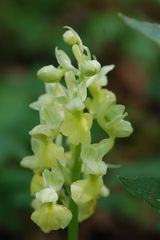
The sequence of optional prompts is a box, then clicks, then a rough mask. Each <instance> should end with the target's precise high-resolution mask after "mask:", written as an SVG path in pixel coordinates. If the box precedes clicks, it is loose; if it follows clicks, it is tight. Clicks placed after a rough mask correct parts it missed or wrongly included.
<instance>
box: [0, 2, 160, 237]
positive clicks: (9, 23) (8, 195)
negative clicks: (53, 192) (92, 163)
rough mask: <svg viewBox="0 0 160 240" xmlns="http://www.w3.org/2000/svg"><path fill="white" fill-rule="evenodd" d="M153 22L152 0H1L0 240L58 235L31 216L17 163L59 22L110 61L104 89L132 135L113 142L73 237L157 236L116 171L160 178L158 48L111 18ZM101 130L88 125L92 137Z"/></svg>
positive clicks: (158, 18) (159, 221)
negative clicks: (103, 188) (88, 213)
mask: <svg viewBox="0 0 160 240" xmlns="http://www.w3.org/2000/svg"><path fill="white" fill-rule="evenodd" d="M118 12H122V13H124V14H126V15H128V16H130V17H134V18H137V19H139V20H147V21H151V22H160V1H159V0H152V1H150V0H129V1H125V0H115V1H111V0H99V1H96V0H80V1H73V0H68V1H65V0H39V1H34V0H28V1H26V0H2V1H1V2H0V39H1V44H0V47H1V59H0V239H3V240H6V239H12V240H14V239H16V240H19V239H24V240H25V239H30V240H32V239H34V240H36V239H39V240H45V239H57V240H61V239H62V240H63V239H65V238H64V235H65V234H64V232H61V231H60V232H57V233H51V234H49V235H45V234H43V233H41V232H40V230H39V229H38V228H37V227H36V226H35V225H34V224H33V223H32V222H31V221H30V213H31V211H32V210H31V208H30V201H31V198H30V193H29V184H30V180H31V173H30V171H28V170H25V169H22V168H21V167H20V165H19V163H20V161H21V159H22V157H24V156H25V155H27V154H29V153H30V152H31V149H30V136H29V134H28V132H29V130H30V129H32V128H33V127H34V126H35V125H36V124H37V123H38V121H39V120H38V114H37V113H36V112H34V111H33V110H31V109H29V107H28V105H29V103H31V102H33V101H34V100H36V99H37V97H38V96H39V95H40V94H41V93H43V91H44V88H43V84H42V83H41V82H40V81H38V79H37V77H36V72H37V70H38V69H39V68H40V67H42V66H44V65H49V64H55V65H56V61H55V58H54V49H55V47H56V46H59V47H60V48H63V49H64V50H66V51H68V49H67V46H65V44H64V43H63V41H62V33H63V28H62V27H63V26H64V25H69V26H71V27H73V28H74V29H75V30H76V31H77V32H78V33H79V34H80V36H81V38H82V40H83V42H84V44H85V45H87V46H89V48H90V49H91V51H92V53H94V54H95V55H96V56H97V59H98V60H99V61H100V62H101V63H102V65H103V64H115V65H116V68H115V69H114V71H112V72H111V73H110V74H109V79H110V80H109V84H108V88H109V89H110V90H112V91H114V92H115V93H116V95H117V98H118V102H120V103H122V104H124V105H126V108H127V111H128V112H129V120H130V121H131V122H132V124H133V127H134V133H133V134H132V136H131V137H130V138H128V139H120V140H117V141H116V145H115V147H114V149H113V150H112V151H111V153H109V154H108V156H106V161H107V162H108V163H114V164H121V168H119V169H110V170H109V171H108V175H107V176H106V179H105V180H106V185H107V186H108V187H109V188H110V190H111V194H110V197H108V198H107V199H101V200H100V201H99V204H98V209H97V211H96V214H95V215H94V216H93V217H92V218H90V219H89V220H88V221H86V222H84V223H83V224H82V225H81V229H80V240H90V239H92V240H94V239H101V240H103V239H111V240H114V239H119V240H121V239H123V240H125V239H145V240H147V239H160V217H159V213H157V212H156V211H154V210H152V209H151V208H150V207H149V206H148V205H146V203H144V202H142V201H141V200H138V199H136V198H134V197H133V196H131V195H130V194H129V193H128V192H126V191H125V190H124V189H123V187H122V186H121V185H120V183H119V181H118V179H117V175H123V176H159V177H160V146H159V142H160V124H159V122H160V49H159V48H158V47H157V46H156V45H155V44H154V43H152V42H151V41H150V40H148V39H147V38H145V37H144V36H142V35H141V34H140V33H138V32H136V31H134V30H132V29H130V28H129V27H128V26H127V25H125V24H124V23H123V21H122V20H121V19H120V18H119V17H118V15H117V13H118ZM102 134H103V133H102V132H100V131H99V129H97V128H96V127H95V128H94V129H93V136H94V139H95V141H96V140H98V139H99V138H101V136H102Z"/></svg>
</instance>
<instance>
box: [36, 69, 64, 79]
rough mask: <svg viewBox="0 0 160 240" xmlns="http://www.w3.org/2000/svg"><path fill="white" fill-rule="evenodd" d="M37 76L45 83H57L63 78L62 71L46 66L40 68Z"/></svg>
mask: <svg viewBox="0 0 160 240" xmlns="http://www.w3.org/2000/svg"><path fill="white" fill-rule="evenodd" d="M37 76H38V78H39V79H40V80H42V81H43V82H46V83H51V82H53V83H54V82H59V81H60V80H61V78H62V77H63V70H62V69H58V68H55V67H54V66H53V65H48V66H45V67H42V68H41V69H40V70H39V71H38V73H37Z"/></svg>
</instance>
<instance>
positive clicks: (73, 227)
mask: <svg viewBox="0 0 160 240" xmlns="http://www.w3.org/2000/svg"><path fill="white" fill-rule="evenodd" d="M80 152H81V145H78V146H74V149H73V160H74V164H73V169H72V182H74V181H76V180H78V179H79V178H80V174H81V160H80ZM69 209H70V210H71V212H72V220H71V222H70V225H69V226H68V240H78V206H77V204H76V203H75V202H74V201H73V200H72V199H71V197H70V200H69Z"/></svg>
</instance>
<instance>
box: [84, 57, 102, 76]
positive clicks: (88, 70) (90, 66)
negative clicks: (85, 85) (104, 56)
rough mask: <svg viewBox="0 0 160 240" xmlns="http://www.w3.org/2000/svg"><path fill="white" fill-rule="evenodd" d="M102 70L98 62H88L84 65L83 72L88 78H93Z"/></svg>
mask: <svg viewBox="0 0 160 240" xmlns="http://www.w3.org/2000/svg"><path fill="white" fill-rule="evenodd" d="M100 69H101V65H100V63H99V62H98V61H97V60H87V61H85V62H84V63H83V64H82V71H83V72H84V74H85V75H87V76H92V75H94V74H96V73H98V72H99V71H100Z"/></svg>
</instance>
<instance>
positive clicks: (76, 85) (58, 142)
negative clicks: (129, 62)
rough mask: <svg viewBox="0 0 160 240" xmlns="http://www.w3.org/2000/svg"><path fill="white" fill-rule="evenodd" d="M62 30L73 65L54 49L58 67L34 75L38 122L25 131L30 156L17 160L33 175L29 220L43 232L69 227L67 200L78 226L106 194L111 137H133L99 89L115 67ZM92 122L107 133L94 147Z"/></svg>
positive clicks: (121, 108)
mask: <svg viewBox="0 0 160 240" xmlns="http://www.w3.org/2000/svg"><path fill="white" fill-rule="evenodd" d="M65 28H66V31H65V33H64V35H63V39H64V41H65V42H66V43H67V44H68V45H70V46H71V48H72V52H73V55H74V57H75V59H76V62H77V64H76V67H75V66H73V64H72V63H71V60H70V58H69V57H68V55H67V54H66V53H65V52H64V51H62V50H60V49H58V48H56V50H55V55H56V58H57V62H58V64H59V65H58V67H54V66H53V65H49V66H45V67H42V68H41V69H40V70H39V71H38V74H37V75H38V78H39V79H40V80H42V81H43V82H44V83H45V89H46V93H45V94H43V95H41V96H40V97H39V98H38V100H37V101H36V102H34V103H32V104H31V105H30V106H31V107H32V108H33V109H35V110H37V111H38V112H39V117H40V124H39V125H38V126H36V127H34V128H33V129H32V130H31V131H30V134H31V146H32V150H33V155H31V156H27V157H25V158H24V159H23V160H22V162H21V165H22V166H23V167H26V168H29V169H31V170H33V172H34V176H33V178H32V181H31V194H32V196H33V197H34V200H33V202H32V206H33V208H34V212H33V213H32V215H31V219H32V220H33V221H34V222H35V223H36V224H37V225H38V226H39V227H40V228H41V229H42V231H44V232H46V233H47V232H50V231H51V230H57V229H59V228H62V229H63V228H65V227H66V226H68V225H69V223H70V221H71V219H72V212H71V210H70V209H69V199H72V200H73V201H74V202H75V203H76V204H77V206H78V220H79V221H80V222H81V221H83V220H85V219H86V218H88V217H89V216H91V215H92V214H93V212H94V210H95V207H96V201H97V198H98V197H100V196H108V194H109V190H108V188H107V187H106V186H105V185H104V183H103V176H104V175H105V174H106V171H107V164H106V163H105V162H104V161H103V160H102V159H103V157H104V156H105V155H106V154H107V153H108V152H109V151H110V149H111V148H112V147H113V145H114V142H115V138H116V137H127V136H129V135H130V134H131V133H132V126H131V124H130V123H129V122H128V121H126V120H124V117H125V116H126V115H127V114H126V113H124V111H125V107H124V106H123V105H120V104H116V97H115V95H114V94H113V93H112V92H111V91H109V90H107V89H106V88H103V87H104V86H106V85H107V77H106V74H107V73H108V72H109V71H111V70H112V69H113V67H114V66H113V65H110V66H104V67H101V65H100V63H99V62H98V61H97V60H96V59H95V57H92V56H91V53H90V51H89V49H88V48H87V47H86V46H84V45H83V43H82V41H81V39H80V37H79V36H78V34H77V33H76V32H75V31H74V30H73V29H72V28H70V27H65ZM93 120H94V121H97V123H98V124H99V126H100V127H101V128H102V129H103V130H104V131H105V132H106V139H104V140H101V141H100V142H98V143H92V141H91V140H92V139H91V128H92V124H93Z"/></svg>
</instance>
